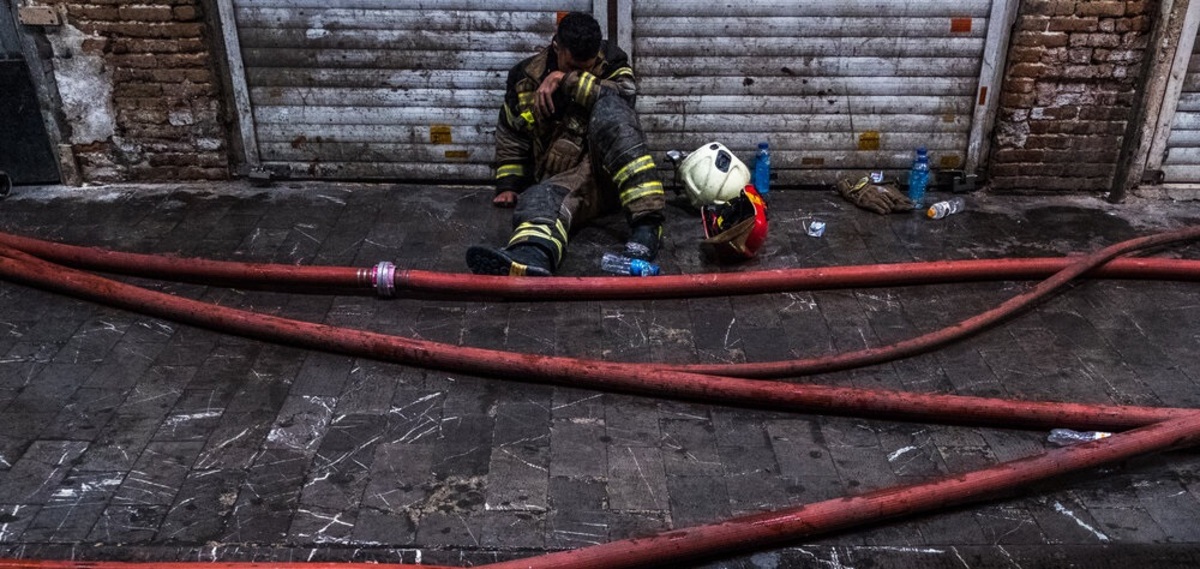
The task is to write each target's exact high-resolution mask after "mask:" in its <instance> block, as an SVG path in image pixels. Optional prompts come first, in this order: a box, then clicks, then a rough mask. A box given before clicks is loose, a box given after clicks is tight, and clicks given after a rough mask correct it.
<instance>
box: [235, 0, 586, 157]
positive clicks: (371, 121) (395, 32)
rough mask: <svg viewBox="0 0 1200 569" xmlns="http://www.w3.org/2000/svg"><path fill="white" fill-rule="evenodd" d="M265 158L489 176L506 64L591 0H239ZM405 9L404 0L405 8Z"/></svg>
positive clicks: (241, 39)
mask: <svg viewBox="0 0 1200 569" xmlns="http://www.w3.org/2000/svg"><path fill="white" fill-rule="evenodd" d="M232 1H233V14H234V20H235V22H236V29H237V38H238V43H239V44H240V53H241V61H242V62H243V66H244V68H245V78H246V79H245V80H246V92H247V93H248V98H249V105H250V111H251V116H252V118H253V123H254V125H253V126H254V129H253V132H254V138H253V140H254V141H255V143H256V145H257V151H258V157H259V160H260V162H261V164H262V166H264V167H266V168H268V169H270V170H272V171H276V172H286V173H287V174H289V175H291V176H295V177H312V178H327V179H396V178H400V179H441V180H488V179H490V178H491V177H492V171H491V166H490V163H491V160H492V158H493V156H494V141H493V133H494V130H495V121H496V116H497V113H498V111H499V108H500V103H501V100H502V98H503V94H504V83H505V79H506V76H507V74H508V69H509V68H510V67H511V66H512V65H513V64H515V63H516V62H517V61H520V60H521V59H523V58H525V57H528V56H530V55H532V54H533V53H534V52H535V51H536V50H537V49H540V48H541V47H543V46H544V45H545V44H546V43H547V42H548V41H549V39H550V36H551V35H553V33H554V27H555V17H556V14H557V12H558V11H561V10H581V11H588V12H590V11H591V9H592V2H591V0H565V1H564V0H532V1H531V0H520V1H518V0H490V1H486V2H485V1H481V0H423V1H422V2H420V3H419V4H416V5H414V4H412V3H399V2H394V1H393V0H232ZM405 7H408V8H409V9H403V8H405Z"/></svg>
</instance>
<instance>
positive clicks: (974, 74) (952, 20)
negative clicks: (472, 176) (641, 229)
mask: <svg viewBox="0 0 1200 569" xmlns="http://www.w3.org/2000/svg"><path fill="white" fill-rule="evenodd" d="M998 1H1002V0H998ZM991 10H992V2H991V0H961V1H957V2H946V1H944V0H918V1H906V0H893V1H882V0H843V1H839V2H829V1H825V0H821V1H813V0H797V1H761V2H743V3H727V2H710V1H707V0H705V1H700V0H638V1H637V2H634V6H633V21H634V22H633V23H634V25H633V28H634V29H633V34H634V49H633V51H634V55H635V58H636V68H637V71H638V73H639V76H640V96H639V99H638V109H639V111H640V114H641V116H642V124H643V127H644V128H645V129H646V131H647V135H648V137H649V138H650V142H651V145H652V146H653V147H654V150H655V151H656V153H659V152H661V151H664V150H668V149H670V148H678V149H681V150H691V149H693V148H695V147H698V146H700V145H701V144H704V143H706V142H709V141H711V140H720V141H721V142H723V143H725V144H726V145H727V146H729V147H730V148H731V149H733V150H734V151H735V152H737V153H738V155H739V156H740V157H742V158H743V159H744V160H749V159H751V158H752V157H753V153H754V148H755V147H756V145H757V142H758V141H760V140H768V141H770V143H771V149H772V152H771V157H772V166H773V167H774V168H775V170H776V172H777V175H778V182H781V183H785V184H793V183H795V184H807V183H828V182H830V181H832V180H834V179H835V178H837V177H839V176H841V175H845V174H850V173H860V172H861V171H864V170H874V169H893V170H898V169H903V168H906V167H907V166H908V165H909V164H910V163H911V161H912V156H913V152H914V149H915V148H917V147H918V146H922V145H924V146H927V147H928V148H929V149H930V153H931V156H932V162H933V164H934V166H941V167H943V168H959V167H961V166H962V164H963V163H964V161H965V160H966V155H967V151H968V143H969V140H968V138H969V134H970V132H971V126H972V125H971V123H972V114H973V113H974V111H975V105H976V89H977V87H978V85H979V80H980V69H981V67H980V66H981V60H982V58H983V54H984V44H985V39H986V35H987V33H988V18H989V16H990V14H991Z"/></svg>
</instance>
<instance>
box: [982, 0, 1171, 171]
mask: <svg viewBox="0 0 1200 569" xmlns="http://www.w3.org/2000/svg"><path fill="white" fill-rule="evenodd" d="M1156 10H1157V2H1155V1H1153V0H1140V1H1136V2H1135V1H1120V0H1078V1H1077V0H1023V1H1022V2H1021V8H1020V14H1019V16H1018V19H1017V24H1016V28H1015V29H1014V31H1013V37H1012V42H1011V45H1010V48H1009V52H1008V63H1007V65H1008V69H1007V73H1006V74H1005V82H1004V85H1003V88H1002V95H1001V97H1002V99H1001V101H1000V111H999V114H998V115H997V120H996V131H995V145H994V146H993V151H992V157H991V168H990V178H991V183H992V188H993V189H994V190H997V191H1000V192H1005V191H1008V192H1064V191H1066V192H1080V191H1107V190H1108V189H1110V187H1111V186H1112V183H1113V175H1114V173H1115V170H1116V163H1117V158H1118V155H1119V154H1120V151H1121V145H1122V144H1123V142H1124V135H1125V131H1126V125H1127V123H1128V121H1129V120H1131V119H1134V118H1135V117H1134V108H1133V107H1134V102H1135V97H1136V93H1135V87H1136V85H1137V84H1138V82H1139V81H1142V80H1143V78H1142V77H1141V76H1140V75H1141V73H1142V59H1143V56H1144V54H1145V50H1146V44H1147V42H1148V39H1149V36H1150V28H1151V25H1152V22H1151V17H1152V15H1153V13H1154V12H1155V11H1156Z"/></svg>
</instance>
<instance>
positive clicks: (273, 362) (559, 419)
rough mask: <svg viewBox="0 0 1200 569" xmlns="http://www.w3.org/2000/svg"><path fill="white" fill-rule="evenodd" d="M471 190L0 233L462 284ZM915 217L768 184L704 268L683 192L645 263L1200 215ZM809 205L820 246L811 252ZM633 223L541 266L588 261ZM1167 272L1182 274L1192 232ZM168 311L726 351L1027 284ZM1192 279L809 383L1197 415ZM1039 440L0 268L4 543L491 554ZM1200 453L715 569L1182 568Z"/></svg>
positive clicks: (976, 207) (275, 553) (255, 203)
mask: <svg viewBox="0 0 1200 569" xmlns="http://www.w3.org/2000/svg"><path fill="white" fill-rule="evenodd" d="M487 198H488V192H487V191H486V190H483V189H473V188H461V187H417V186H384V185H375V186H372V185H346V184H317V183H310V184H285V185H280V186H278V187H276V188H272V189H269V190H262V189H253V188H249V187H245V186H241V185H237V184H229V185H202V186H172V187H165V186H160V187H111V188H99V189H87V190H69V189H61V188H18V189H17V190H16V191H15V192H14V195H13V196H11V197H9V198H8V199H7V200H6V201H4V202H0V228H2V229H4V230H7V231H11V232H14V233H19V234H24V235H31V236H37V237H42V238H47V239H53V240H60V241H65V242H70V243H77V244H86V245H95V246H101V247H109V248H113V249H120V250H127V251H137V252H147V253H162V254H169V255H175V256H194V257H208V258H214V259H224V260H237V261H253V262H271V263H286V264H304V265H353V266H369V265H372V264H374V263H375V262H377V261H380V260H392V261H395V262H396V263H397V264H398V265H399V266H401V267H402V268H414V269H425V270H439V271H451V272H461V271H463V270H464V269H465V268H464V266H463V261H462V255H463V251H464V249H465V248H466V246H467V245H469V244H472V243H477V242H492V243H498V242H501V241H502V240H503V239H504V237H505V236H506V233H507V231H508V227H509V217H508V212H507V211H502V210H495V209H493V208H491V207H490V206H489V205H488V203H487ZM970 208H971V209H970V211H969V212H967V213H964V214H961V215H957V216H953V217H951V218H948V219H946V220H942V221H938V222H933V221H927V220H924V219H921V218H919V217H916V216H910V215H894V216H888V217H882V216H877V215H874V214H870V213H866V212H863V211H860V210H857V209H854V208H852V207H850V206H848V205H847V204H845V203H844V202H842V201H841V200H840V199H839V198H838V197H837V196H836V195H834V194H831V193H826V192H821V191H790V192H777V193H776V195H775V196H773V202H772V226H771V236H770V240H769V242H768V245H767V246H766V248H765V250H764V251H763V254H762V257H761V259H759V260H757V261H755V262H753V263H750V264H747V265H745V266H742V267H737V268H725V269H721V268H718V267H714V266H711V265H708V264H705V263H704V261H703V260H702V258H701V256H700V254H699V252H698V250H697V248H696V247H695V243H696V241H697V240H698V237H699V234H700V229H699V226H698V222H697V221H696V220H695V219H693V218H692V217H691V216H690V214H689V213H688V212H687V211H686V210H684V209H682V208H679V207H674V206H672V208H671V210H670V214H671V221H670V223H669V227H668V232H667V233H668V245H667V248H666V249H665V251H664V253H663V256H662V257H663V258H662V262H663V266H664V271H665V272H667V273H697V272H703V271H716V270H756V269H772V268H789V267H800V266H830V265H844V264H861V263H874V262H904V261H910V260H936V259H944V258H946V259H966V258H992V257H1000V256H1059V255H1064V254H1068V253H1073V252H1082V251H1090V250H1094V249H1096V248H1099V247H1101V246H1104V245H1107V244H1111V243H1114V242H1117V241H1120V240H1123V239H1127V238H1130V237H1133V236H1137V235H1143V234H1147V233H1151V232H1155V231H1159V230H1162V229H1166V228H1174V227H1180V226H1183V225H1186V224H1189V223H1194V222H1195V221H1196V220H1197V219H1200V204H1197V203H1192V202H1168V201H1149V200H1131V201H1130V203H1128V204H1124V205H1120V206H1114V205H1109V204H1105V203H1103V202H1100V201H1097V200H1093V199H1090V198H1086V197H1076V198H1033V197H1011V198H1005V197H989V196H984V195H981V196H972V198H971V203H970ZM810 219H822V220H825V221H827V222H828V224H829V228H828V230H827V233H826V234H825V236H824V237H822V238H820V239H814V238H810V237H808V236H806V235H805V234H804V229H803V222H805V221H807V220H810ZM622 223H623V222H622V220H621V218H620V217H619V216H612V217H609V218H605V219H602V220H600V221H599V222H598V223H596V224H594V225H592V226H589V227H588V228H586V229H584V230H582V231H581V232H580V233H579V234H578V235H577V236H576V237H575V238H574V242H573V244H572V248H571V252H570V254H569V257H568V259H567V261H566V263H565V265H564V267H563V268H562V272H563V274H567V275H594V274H597V270H596V260H597V259H598V258H599V256H600V253H601V252H602V251H603V250H606V249H609V248H613V247H615V246H617V245H618V244H619V243H620V241H621V239H622V235H623V227H622ZM1166 254H1168V255H1182V256H1186V257H1193V258H1194V257H1200V247H1196V246H1190V247H1182V248H1174V249H1171V250H1169V251H1168V252H1167V253H1166ZM131 282H136V283H138V284H143V285H146V286H149V287H151V288H154V289H156V290H161V291H164V292H168V293H171V294H175V295H180V296H185V297H189V298H195V299H200V300H203V301H206V302H212V303H219V304H221V305H225V306H231V307H235V308H242V309H247V310H254V311H258V312H266V313H271V314H277V315H281V316H286V317H290V318H297V319H302V320H309V321H316V322H324V323H327V324H332V325H339V326H347V327H352V328H361V329H369V330H375V331H381V332H386V333H390V334H396V335H400V336H406V337H414V338H421V339H425V340H432V341H438V342H447V343H450V344H456V345H466V346H477V347H486V348H494V349H503V350H512V351H519V352H529V353H539V354H557V355H569V356H575V357H585V358H600V359H605V360H609V361H656V362H680V363H690V362H703V363H714V362H739V361H761V360H772V359H783V358H793V357H799V356H808V355H816V354H822V353H829V352H833V351H847V350H853V349H856V348H862V347H866V346H877V345H881V344H885V343H888V342H894V341H897V340H901V339H904V338H908V337H911V336H913V335H915V334H917V333H920V332H925V331H930V330H933V329H936V328H938V327H940V326H943V325H947V324H950V323H953V322H955V321H957V320H959V319H961V318H963V317H966V316H969V315H973V314H975V313H978V312H980V311H983V310H985V309H987V308H990V307H992V306H994V305H995V304H997V303H999V302H1001V301H1003V300H1004V299H1007V298H1008V297H1010V296H1012V295H1014V294H1016V293H1018V292H1021V291H1023V290H1026V289H1027V288H1028V286H1029V284H1028V283H1014V282H987V283H968V284H957V285H933V286H909V287H890V288H873V289H858V290H832V291H797V292H787V293H780V294H770V295H754V296H740V297H714V298H694V299H676V300H653V301H579V302H570V303H566V302H562V303H536V302H485V301H481V300H478V299H443V300H421V299H399V300H391V301H383V300H377V299H374V298H372V297H370V296H366V295H354V294H346V295H342V296H324V295H311V294H289V293H284V292H275V291H266V290H231V289H225V288H219V287H209V286H206V285H203V284H180V283H165V284H163V283H158V282H155V281H150V280H141V279H137V280H132V281H131ZM1195 286H1196V285H1194V284H1192V283H1173V282H1134V281H1088V282H1084V283H1081V284H1079V285H1077V286H1074V287H1072V288H1070V289H1069V290H1067V291H1065V292H1063V293H1062V294H1059V295H1057V296H1056V297H1055V298H1053V299H1051V300H1049V301H1047V302H1045V303H1043V304H1041V305H1040V306H1038V307H1037V308H1036V309H1034V310H1032V311H1030V312H1027V313H1025V314H1023V315H1021V316H1019V317H1018V318H1015V319H1013V320H1010V321H1008V322H1007V323H1005V324H1003V325H1001V326H998V327H995V328H993V329H991V330H989V331H987V332H984V333H982V334H979V335H977V336H975V337H973V338H970V339H968V340H966V341H963V342H960V343H957V344H955V345H953V346H950V347H948V348H945V349H942V350H940V351H938V352H935V353H931V354H926V355H922V356H918V357H914V358H911V359H908V360H903V361H898V362H893V363H888V364H880V365H876V366H872V367H869V368H865V369H860V370H853V371H846V372H838V373H831V374H825V375H822V376H818V377H815V378H809V379H805V380H804V381H817V382H821V383H827V384H832V385H850V386H859V387H879V388H889V389H904V390H912V391H929V392H943V393H959V394H970V395H983V396H997V397H1010V398H1025V399H1042V400H1060V401H1088V402H1103V403H1127V404H1138V405H1167V406H1196V405H1198V404H1200V389H1198V386H1197V385H1196V382H1197V380H1198V379H1200V363H1197V361H1198V360H1197V358H1196V355H1197V349H1196V347H1195V345H1196V338H1197V335H1198V334H1200V303H1197V302H1196V301H1195V291H1194V288H1195ZM1044 437H1045V433H1044V432H1026V431H1019V430H1003V429H982V428H962V427H953V426H944V425H925V424H915V423H893V422H883V421H873V420H868V419H861V418H851V417H825V416H812V415H800V414H787V413H779V412H768V411H756V410H749V409H739V408H734V407H724V406H718V405H707V404H694V403H685V402H677V401H667V400H655V399H651V398H646V397H637V396H631V395H620V394H614V393H600V392H596V391H590V390H583V389H571V388H566V387H551V386H545V385H534V384H523V383H517V382H513V381H502V380H498V379H492V378H483V377H475V376H471V375H467V374H462V373H452V372H445V371H436V370H423V369H418V368H413V367H406V366H402V365H397V364H391V363H384V362H377V361H372V360H368V359H364V358H355V357H349V356H343V355H337V354H328V353H322V352H316V351H309V350H305V349H301V348H296V347H289V346H280V345H275V344H269V343H264V342H260V341H256V340H252V339H246V338H240V337H236V336H231V335H225V334H221V333H219V332H216V331H209V330H201V329H197V328H193V327H190V326H187V325H183V324H178V323H174V322H170V321H165V320H160V319H156V318H151V317H146V316H142V315H138V314H134V313H130V312H125V311H122V310H118V309H114V308H107V307H101V306H98V305H95V304H91V303H87V302H82V301H77V300H72V299H68V298H64V297H60V296H56V295H54V294H50V293H47V292H41V291H36V290H32V289H30V288H26V287H24V286H19V285H14V284H9V283H0V555H3V556H7V557H29V558H67V557H71V558H77V559H131V560H145V559H151V560H153V559H162V560H166V559H171V560H226V561H244V560H271V561H304V560H314V561H315V560H342V561H349V560H354V561H382V562H400V561H404V562H415V561H418V560H420V561H422V562H424V563H441V564H448V565H470V564H480V563H484V562H487V561H492V560H498V559H511V558H520V557H527V556H530V555H534V554H536V553H537V552H540V551H548V550H560V549H570V548H577V547H582V546H585V545H588V544H594V543H603V542H607V541H611V540H615V539H621V538H625V537H631V536H640V535H646V534H647V533H651V532H655V531H660V530H666V529H673V528H681V527H687V526H690V525H695V524H703V523H708V522H714V521H718V520H722V519H725V518H728V517H730V516H734V515H740V514H747V513H753V512H759V511H762V510H765V509H772V508H778V507H782V506H785V505H790V504H797V503H805V502H813V501H817V500H823V499H830V498H836V497H840V496H844V495H847V494H855V493H861V492H863V491H867V490H871V489H876V488H882V487H887V486H891V485H895V484H901V483H912V482H920V481H925V480H930V479H932V478H935V477H937V476H940V475H944V474H947V473H959V472H965V471H968V470H971V469H977V468H982V467H986V466H989V465H992V464H995V463H997V462H998V461H1003V460H1010V459H1014V458H1019V457H1022V456H1026V455H1028V454H1031V453H1035V452H1037V451H1039V450H1041V449H1043V448H1045V443H1044V442H1043V441H1044ZM1198 456H1200V455H1197V451H1182V452H1175V453H1171V454H1168V455H1163V456H1158V457H1150V458H1146V459H1140V460H1135V461H1130V462H1127V463H1124V464H1122V465H1119V466H1117V467H1112V468H1109V469H1105V470H1102V471H1099V472H1090V473H1085V474H1080V475H1076V476H1072V477H1069V478H1066V479H1062V480H1059V481H1055V482H1050V483H1045V484H1039V485H1036V486H1034V487H1031V488H1027V489H1025V491H1024V492H1023V493H1022V494H1021V495H1020V496H1015V497H1010V498H1007V499H997V500H994V501H991V502H987V503H984V504H982V505H978V506H972V507H963V508H957V509H953V510H949V511H943V512H939V513H936V514H932V515H925V516H920V517H913V518H909V519H903V520H897V521H893V522H889V523H886V524H880V525H875V526H872V527H868V528H862V529H859V530H855V531H845V532H839V533H835V534H832V535H827V536H823V537H820V538H817V539H810V540H805V541H802V542H798V543H791V544H789V545H787V546H786V547H784V548H781V549H774V550H769V551H763V552H757V553H747V554H745V555H743V556H740V557H733V558H730V559H726V560H714V561H711V562H709V565H705V566H706V567H738V568H741V567H745V568H774V567H847V568H848V567H1129V566H1142V567H1149V566H1155V567H1191V566H1195V565H1197V564H1200V521H1198V520H1200V515H1198V514H1200V483H1198V482H1197V480H1198V479H1200V476H1198V473H1200V459H1198Z"/></svg>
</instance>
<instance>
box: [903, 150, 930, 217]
mask: <svg viewBox="0 0 1200 569" xmlns="http://www.w3.org/2000/svg"><path fill="white" fill-rule="evenodd" d="M928 185H929V152H928V151H927V150H925V147H924V146H922V147H920V148H918V149H917V158H916V160H913V164H912V169H911V170H909V171H908V199H910V200H912V203H913V209H925V187H926V186H928Z"/></svg>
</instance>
